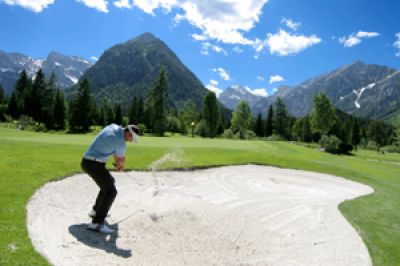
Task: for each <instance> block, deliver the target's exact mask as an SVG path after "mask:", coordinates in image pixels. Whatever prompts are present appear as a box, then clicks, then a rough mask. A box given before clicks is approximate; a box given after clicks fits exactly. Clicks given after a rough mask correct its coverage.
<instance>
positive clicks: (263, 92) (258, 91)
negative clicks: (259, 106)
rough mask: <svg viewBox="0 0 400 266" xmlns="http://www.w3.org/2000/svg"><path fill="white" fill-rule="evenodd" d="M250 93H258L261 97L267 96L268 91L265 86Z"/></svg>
mask: <svg viewBox="0 0 400 266" xmlns="http://www.w3.org/2000/svg"><path fill="white" fill-rule="evenodd" d="M252 93H253V94H254V95H258V96H262V97H267V96H268V92H267V90H266V89H265V88H259V89H254V90H253V91H252Z"/></svg>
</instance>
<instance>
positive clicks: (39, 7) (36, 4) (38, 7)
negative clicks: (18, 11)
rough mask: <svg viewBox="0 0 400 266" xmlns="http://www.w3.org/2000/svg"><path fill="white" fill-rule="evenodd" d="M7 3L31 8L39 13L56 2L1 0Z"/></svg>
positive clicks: (52, 0)
mask: <svg viewBox="0 0 400 266" xmlns="http://www.w3.org/2000/svg"><path fill="white" fill-rule="evenodd" d="M0 2H4V3H5V4H7V5H11V6H21V7H23V8H26V9H29V10H31V11H33V12H36V13H39V12H42V11H43V9H45V8H47V6H49V5H51V4H53V3H54V0H0Z"/></svg>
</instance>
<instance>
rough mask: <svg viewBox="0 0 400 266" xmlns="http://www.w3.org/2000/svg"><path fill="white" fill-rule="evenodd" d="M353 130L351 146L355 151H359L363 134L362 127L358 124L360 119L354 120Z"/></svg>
mask: <svg viewBox="0 0 400 266" xmlns="http://www.w3.org/2000/svg"><path fill="white" fill-rule="evenodd" d="M351 130H352V134H351V145H353V147H354V148H355V149H357V146H358V145H359V144H360V142H361V133H360V125H359V123H358V119H355V120H354V123H353V128H352V129H351Z"/></svg>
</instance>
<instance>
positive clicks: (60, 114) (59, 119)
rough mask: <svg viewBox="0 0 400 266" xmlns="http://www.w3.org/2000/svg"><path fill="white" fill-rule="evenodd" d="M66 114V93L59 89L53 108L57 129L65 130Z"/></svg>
mask: <svg viewBox="0 0 400 266" xmlns="http://www.w3.org/2000/svg"><path fill="white" fill-rule="evenodd" d="M65 113H66V112H65V101H64V93H63V92H62V91H61V90H60V89H57V90H56V97H55V102H54V107H53V121H54V128H55V129H65V117H66V115H65Z"/></svg>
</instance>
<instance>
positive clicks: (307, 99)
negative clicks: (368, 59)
mask: <svg viewBox="0 0 400 266" xmlns="http://www.w3.org/2000/svg"><path fill="white" fill-rule="evenodd" d="M321 91H323V92H324V93H325V94H326V95H327V96H328V98H329V99H330V100H331V102H332V103H333V105H335V106H336V107H337V108H339V109H340V110H342V111H344V112H346V113H348V114H352V115H355V116H358V117H362V118H368V119H382V120H388V121H395V120H397V119H399V120H400V72H399V71H398V70H396V69H393V68H389V67H387V66H381V65H370V64H365V63H363V62H361V61H356V62H354V63H352V64H349V65H345V66H343V67H340V68H338V69H336V70H334V71H331V72H329V73H325V74H322V75H320V76H317V77H314V78H311V79H308V80H306V81H304V82H303V83H301V84H299V85H296V86H293V87H280V88H279V89H278V91H277V92H276V93H275V94H273V95H271V96H269V97H267V98H265V99H262V100H260V101H259V102H257V103H256V104H254V105H253V106H252V110H254V113H255V114H256V113H258V112H262V113H263V114H264V115H265V114H266V110H267V109H268V107H269V105H270V104H272V103H273V102H274V101H275V100H276V98H277V97H278V96H279V97H281V98H282V99H283V100H284V102H285V103H286V106H287V109H288V111H289V113H290V114H292V115H294V116H297V117H301V116H305V115H306V114H308V113H309V112H310V111H311V108H312V104H313V97H314V95H315V94H317V93H318V92H321Z"/></svg>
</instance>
